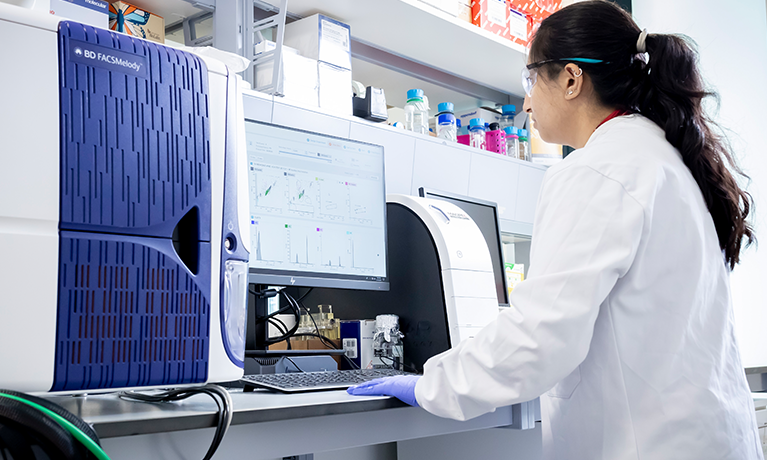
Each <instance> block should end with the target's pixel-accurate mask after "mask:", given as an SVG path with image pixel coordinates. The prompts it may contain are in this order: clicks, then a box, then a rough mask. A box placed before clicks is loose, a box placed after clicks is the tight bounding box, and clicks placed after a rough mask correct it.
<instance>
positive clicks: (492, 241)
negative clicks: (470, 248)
mask: <svg viewBox="0 0 767 460" xmlns="http://www.w3.org/2000/svg"><path fill="white" fill-rule="evenodd" d="M418 194H419V195H420V196H422V197H425V198H436V199H439V200H445V201H448V202H450V203H453V204H454V205H456V206H458V207H459V208H461V209H463V210H464V211H466V214H468V215H469V216H470V217H471V218H472V220H474V223H476V224H477V227H479V230H480V231H481V232H482V235H483V236H484V237H485V241H486V242H487V248H488V249H489V250H490V259H491V260H492V262H493V276H494V277H495V291H496V294H497V295H498V305H499V306H506V307H508V306H509V294H508V291H507V290H506V269H505V267H504V262H503V243H501V226H500V221H499V220H498V205H497V204H496V203H493V202H492V201H484V200H478V199H476V198H469V197H466V196H461V195H453V194H450V193H445V192H439V191H436V190H429V189H425V188H423V187H421V188H419V189H418Z"/></svg>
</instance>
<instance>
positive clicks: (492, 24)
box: [471, 0, 510, 39]
mask: <svg viewBox="0 0 767 460" xmlns="http://www.w3.org/2000/svg"><path fill="white" fill-rule="evenodd" d="M471 22H472V23H473V24H474V25H475V26H479V27H482V28H483V29H485V30H487V31H489V32H491V33H493V34H495V35H498V36H499V37H503V38H506V39H509V38H510V35H509V9H508V6H506V0H471Z"/></svg>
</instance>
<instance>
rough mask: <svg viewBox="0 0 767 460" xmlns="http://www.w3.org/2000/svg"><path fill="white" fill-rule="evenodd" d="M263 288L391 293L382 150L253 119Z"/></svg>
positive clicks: (254, 250)
mask: <svg viewBox="0 0 767 460" xmlns="http://www.w3.org/2000/svg"><path fill="white" fill-rule="evenodd" d="M245 136H246V142H247V152H248V185H249V206H250V230H251V249H250V263H249V282H250V283H251V284H259V285H276V286H297V287H327V288H342V289H363V290H388V289H389V277H388V267H387V246H386V244H387V243H386V191H385V183H384V151H383V147H382V146H380V145H374V144H368V143H364V142H359V141H354V140H349V139H343V138H338V137H332V136H327V135H324V134H318V133H312V132H308V131H302V130H298V129H293V128H287V127H283V126H277V125H273V124H268V123H263V122H258V121H253V120H247V119H246V123H245Z"/></svg>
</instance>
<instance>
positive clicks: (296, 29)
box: [283, 14, 352, 70]
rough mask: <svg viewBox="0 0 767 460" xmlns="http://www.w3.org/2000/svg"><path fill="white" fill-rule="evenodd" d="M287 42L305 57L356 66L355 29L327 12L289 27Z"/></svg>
mask: <svg viewBox="0 0 767 460" xmlns="http://www.w3.org/2000/svg"><path fill="white" fill-rule="evenodd" d="M283 43H284V44H285V45H287V46H291V47H293V48H295V49H297V50H298V51H299V52H300V53H301V55H303V56H304V57H308V58H312V59H316V60H318V61H322V62H327V63H328V64H333V65H334V66H337V67H341V68H343V69H348V70H351V68H352V49H351V28H350V27H349V26H348V25H347V24H344V23H343V22H340V21H336V20H335V19H332V18H329V17H327V16H325V15H323V14H315V15H313V16H309V17H306V18H303V19H299V20H298V21H295V22H291V23H290V24H288V25H286V26H285V38H284V42H283Z"/></svg>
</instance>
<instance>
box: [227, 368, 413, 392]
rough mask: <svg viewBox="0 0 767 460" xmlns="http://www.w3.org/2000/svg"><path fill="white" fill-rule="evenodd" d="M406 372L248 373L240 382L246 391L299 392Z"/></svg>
mask: <svg viewBox="0 0 767 460" xmlns="http://www.w3.org/2000/svg"><path fill="white" fill-rule="evenodd" d="M406 374H408V373H407V372H402V371H398V370H394V369H354V370H350V371H328V372H289V373H285V374H254V375H246V376H244V377H243V378H242V379H240V382H241V383H243V384H244V385H245V391H250V390H252V389H253V388H254V387H256V388H268V389H270V390H277V391H282V392H283V393H299V392H304V391H322V390H343V389H346V388H349V387H351V386H354V385H359V384H360V383H365V382H369V381H370V380H375V379H379V378H381V377H391V376H394V375H406ZM412 375H415V374H412Z"/></svg>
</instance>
